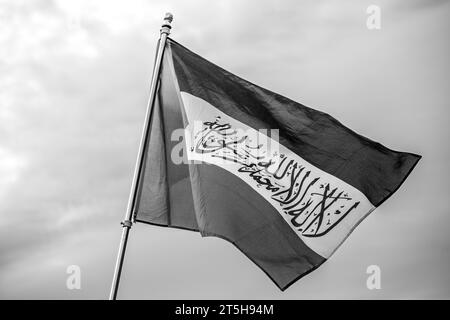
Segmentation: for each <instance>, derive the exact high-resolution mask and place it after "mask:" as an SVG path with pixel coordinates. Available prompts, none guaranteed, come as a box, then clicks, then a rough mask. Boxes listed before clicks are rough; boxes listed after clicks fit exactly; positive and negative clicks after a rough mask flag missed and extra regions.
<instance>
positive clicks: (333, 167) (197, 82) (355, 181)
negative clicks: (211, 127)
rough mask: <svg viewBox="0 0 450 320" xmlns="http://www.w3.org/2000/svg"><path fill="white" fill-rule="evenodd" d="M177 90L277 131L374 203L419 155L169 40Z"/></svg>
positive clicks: (384, 196)
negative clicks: (388, 144) (382, 141)
mask: <svg viewBox="0 0 450 320" xmlns="http://www.w3.org/2000/svg"><path fill="white" fill-rule="evenodd" d="M170 44H171V47H172V54H173V61H174V68H175V72H176V75H177V78H178V83H179V86H180V90H181V91H184V92H187V93H190V94H192V95H194V96H196V97H199V98H201V99H203V100H205V101H208V102H209V103H211V104H212V105H214V106H216V107H217V108H218V109H220V110H221V111H222V112H224V113H226V114H227V115H229V116H231V117H233V118H235V119H238V120H239V121H241V122H243V123H245V124H247V125H249V126H251V127H253V128H255V129H257V130H258V129H279V133H280V143H281V144H283V145H284V146H286V147H287V148H289V149H290V150H292V151H293V152H295V153H296V154H297V155H299V156H300V157H302V158H303V159H305V160H306V161H308V162H310V163H311V164H313V165H314V166H316V167H318V168H320V169H322V170H324V171H326V172H327V173H329V174H332V175H334V176H336V177H337V178H339V179H341V180H343V181H345V182H347V183H348V184H350V185H352V186H354V187H355V188H357V189H359V190H360V191H361V192H363V193H364V194H365V195H366V196H367V198H368V199H369V200H370V202H371V203H372V204H373V205H375V206H379V205H380V204H381V203H382V202H383V201H385V200H386V199H387V198H388V197H389V196H390V195H392V194H393V193H394V192H395V191H396V190H397V189H398V188H399V187H400V185H401V184H402V183H403V181H404V180H405V179H406V178H407V176H408V175H409V173H410V172H411V171H412V169H413V168H414V166H415V165H416V164H417V162H418V161H419V159H420V156H419V155H416V154H412V153H408V152H398V151H394V150H391V149H389V148H387V147H385V146H383V145H381V144H380V143H377V142H375V141H372V140H370V139H368V138H365V137H363V136H361V135H359V134H357V133H355V132H354V131H352V130H350V129H349V128H347V127H345V126H344V125H342V124H341V123H340V122H339V121H337V120H336V119H334V118H333V117H331V116H330V115H328V114H326V113H323V112H320V111H317V110H314V109H311V108H309V107H307V106H305V105H302V104H300V103H297V102H295V101H292V100H290V99H288V98H286V97H283V96H281V95H279V94H276V93H274V92H271V91H269V90H266V89H264V88H261V87H259V86H257V85H254V84H252V83H250V82H248V81H246V80H244V79H242V78H239V77H237V76H235V75H233V74H231V73H230V72H228V71H226V70H224V69H222V68H220V67H218V66H216V65H215V64H213V63H211V62H209V61H207V60H205V59H203V58H202V57H200V56H199V55H197V54H195V53H193V52H192V51H190V50H188V49H187V48H185V47H183V46H182V45H180V44H178V43H177V42H175V41H174V40H172V39H170Z"/></svg>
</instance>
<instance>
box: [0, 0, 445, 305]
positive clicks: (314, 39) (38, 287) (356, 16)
mask: <svg viewBox="0 0 450 320" xmlns="http://www.w3.org/2000/svg"><path fill="white" fill-rule="evenodd" d="M437 2H439V1H437ZM437 2H433V3H437ZM427 3H428V2H427ZM368 4H369V3H367V5H368ZM420 4H422V2H421V3H420ZM416 5H419V2H415V5H411V6H412V7H414V8H416ZM380 6H381V8H382V10H383V11H382V19H383V20H382V29H381V31H380V32H378V33H373V32H370V31H368V30H367V29H366V28H365V19H366V13H365V9H366V7H367V6H366V3H361V2H356V1H354V2H348V3H346V4H337V3H334V2H326V1H305V2H301V4H300V3H299V2H297V1H294V0H292V1H285V2H283V5H280V4H279V2H277V1H245V2H242V1H214V3H212V2H211V1H195V2H191V1H190V2H186V1H181V0H179V1H164V2H162V1H161V2H158V1H156V2H155V1H153V2H151V3H150V2H148V1H144V0H142V1H138V0H136V1H127V3H126V4H124V3H123V1H95V2H92V1H53V2H50V1H33V2H28V1H27V2H26V1H4V2H2V5H1V6H0V30H2V31H1V32H0V47H1V48H2V50H0V177H1V180H0V297H2V298H8V297H14V298H25V297H27V298H80V297H84V298H105V297H106V294H107V291H108V286H109V280H110V277H111V275H112V269H113V264H114V259H115V252H116V248H117V245H118V241H119V235H120V227H119V221H120V220H121V218H122V215H123V212H124V210H125V207H126V201H127V198H128V192H129V187H130V183H131V176H132V171H133V166H134V162H135V155H136V153H137V148H138V143H139V141H138V140H139V137H140V130H141V127H142V121H143V116H144V113H145V107H146V102H147V94H148V85H149V78H150V74H151V69H152V62H153V54H154V50H155V42H156V41H155V40H156V38H157V36H158V30H159V27H160V22H161V18H162V16H163V14H164V12H165V11H172V12H173V13H174V15H175V20H174V29H173V37H174V38H175V39H176V40H178V41H180V42H181V43H183V44H185V45H186V46H187V47H189V48H191V49H193V50H194V51H196V52H198V53H199V54H201V55H203V56H205V57H206V58H208V59H210V60H211V61H213V62H215V63H217V64H219V65H221V66H223V67H225V68H227V69H229V70H230V71H232V72H235V73H236V74H238V75H240V76H242V77H244V78H246V79H248V80H250V81H252V82H255V83H257V84H260V85H263V86H265V87H268V88H269V89H272V90H274V91H277V92H280V93H282V94H285V95H287V96H289V97H291V98H294V99H295V100H298V101H300V102H303V103H306V104H308V105H311V106H313V107H316V108H318V109H321V110H323V111H326V112H329V113H331V114H333V115H335V116H336V117H337V118H338V119H339V120H344V121H343V122H344V123H345V124H347V125H348V126H350V127H351V128H353V129H355V130H356V131H358V132H361V133H363V134H365V135H367V136H369V137H374V138H376V140H381V142H383V143H386V144H387V145H389V146H391V147H399V148H401V149H405V150H411V151H414V152H419V153H423V154H424V156H425V157H424V161H423V162H422V163H421V164H420V166H423V167H420V166H419V167H418V170H417V173H415V175H413V176H411V177H410V178H409V179H408V182H407V186H406V187H404V188H403V189H402V190H400V191H399V194H398V196H397V195H396V196H395V197H393V198H392V199H391V200H390V201H389V202H388V203H386V204H385V205H383V208H380V209H379V210H377V212H376V213H375V215H374V216H373V217H370V220H368V221H367V222H365V223H363V224H362V225H361V227H360V228H361V229H359V230H361V231H357V232H355V234H354V235H352V236H351V237H350V239H349V241H348V243H346V244H345V245H344V246H343V247H342V248H341V249H340V251H339V252H338V253H337V254H336V256H333V258H332V259H331V261H329V262H328V263H327V264H326V265H324V266H323V267H322V268H321V269H319V270H317V271H316V272H315V273H313V274H311V275H310V276H308V277H307V278H305V279H304V280H302V284H301V285H296V286H293V287H292V289H290V291H289V292H286V293H284V294H279V293H278V292H277V291H276V290H275V288H273V287H272V284H271V283H270V281H268V280H267V279H266V278H265V276H264V275H263V274H262V273H260V271H258V269H257V268H256V267H254V266H253V265H252V264H251V262H249V261H248V260H246V259H245V257H243V256H241V254H240V253H239V252H237V250H235V249H234V248H233V247H232V246H231V245H229V244H227V243H224V242H221V241H220V240H218V239H201V238H200V237H199V236H198V235H196V234H191V233H187V234H186V233H184V232H182V231H175V230H168V229H158V228H151V227H148V226H139V225H137V226H135V227H133V234H132V238H131V240H130V251H129V255H128V256H127V261H128V262H127V263H128V264H127V269H126V270H128V271H125V273H124V276H125V277H127V279H128V280H127V282H126V283H128V284H124V287H123V290H124V291H123V293H124V296H125V297H130V296H131V297H137V298H139V297H148V298H151V297H165V298H167V297H174V296H173V295H174V294H175V293H174V292H175V291H176V292H178V295H179V297H184V298H189V297H205V298H207V297H209V296H211V297H215V298H221V297H230V298H231V297H236V290H235V288H236V287H239V289H240V290H238V291H239V292H240V293H239V297H240V298H249V297H261V298H299V297H305V298H308V297H367V298H370V297H373V296H372V295H371V293H368V292H367V290H366V288H365V287H364V285H365V268H366V266H367V265H366V264H367V263H380V264H382V265H384V268H386V269H384V270H387V271H386V272H387V277H388V279H389V282H387V283H390V285H387V289H386V290H385V291H383V292H381V293H379V296H377V297H398V296H401V297H404V296H411V297H420V296H425V297H431V296H434V297H443V296H449V294H450V293H449V292H448V289H446V288H448V287H449V286H448V283H449V282H448V281H450V279H449V278H448V277H447V276H445V268H444V266H448V263H449V257H448V249H449V248H448V236H447V235H446V234H445V231H446V227H445V226H447V225H448V222H449V220H448V215H446V211H448V203H446V202H445V200H442V199H446V194H447V193H448V189H449V185H448V183H447V182H446V180H445V179H442V177H443V176H445V174H448V168H447V161H446V159H448V156H449V150H448V148H445V147H443V145H446V141H445V139H446V137H448V134H449V129H448V127H447V125H446V119H448V109H447V104H448V101H447V100H448V97H447V96H448V94H447V90H446V87H445V85H446V84H447V83H448V80H449V79H448V74H449V72H448V62H447V59H448V58H447V57H448V54H449V48H450V46H449V44H448V40H447V37H446V34H445V32H443V31H442V30H447V29H448V28H447V29H446V28H445V27H446V26H448V22H447V20H446V18H447V17H446V14H447V13H448V9H449V6H448V5H446V6H444V5H441V6H439V7H438V6H436V7H434V6H432V5H430V6H429V7H428V8H427V9H426V10H425V11H422V10H406V9H407V8H405V10H403V9H402V8H400V7H397V6H395V5H391V4H390V2H387V1H382V2H381V3H380ZM362 106H363V107H362ZM399 123H401V126H399ZM428 159H429V160H428ZM429 163H432V165H430V164H429ZM430 197H436V198H437V199H440V200H439V201H432V202H433V204H431V205H430V204H429V203H430V201H429V199H430ZM430 206H431V207H430ZM424 212H427V215H425V214H424ZM388 215H391V216H388ZM428 217H432V218H430V219H429V220H427V219H428ZM380 229H382V230H383V232H384V233H383V239H380V237H379V231H378V230H380ZM416 234H420V238H418V237H417V238H415V237H413V235H416ZM435 234H437V235H436V236H435ZM161 243H164V246H161V245H160V244H161ZM362 244H364V245H365V246H367V247H363V245H362ZM418 248H420V251H421V252H423V253H420V255H419V257H417V256H414V255H415V254H419V253H417V249H418ZM427 248H433V250H431V249H430V250H428V251H427ZM390 252H395V253H397V254H405V255H407V257H406V258H404V259H403V258H402V259H400V258H398V257H392V254H391V253H390ZM354 256H358V259H355V258H352V257H354ZM156 257H157V258H156ZM349 259H351V263H349ZM155 260H157V263H155ZM402 261H403V262H402ZM429 261H433V262H434V263H436V266H435V267H433V270H434V274H430V275H427V274H425V273H426V270H428V269H427V268H429ZM408 263H410V264H411V266H408V265H407V264H408ZM70 264H79V265H80V266H82V272H83V274H84V276H83V279H85V280H84V281H85V282H84V288H83V290H82V291H81V292H73V291H72V292H71V291H68V290H66V288H65V277H66V273H65V269H66V267H67V265H70ZM180 264H183V265H184V268H183V270H179V268H177V266H178V265H180ZM224 266H226V267H224ZM401 268H405V269H406V268H408V270H410V271H408V274H412V273H414V274H420V276H418V277H417V279H416V282H415V283H414V284H408V285H407V286H406V287H407V288H408V290H409V292H405V290H404V289H402V288H404V287H405V285H406V284H407V283H408V281H409V280H408V277H406V276H405V277H397V274H398V272H400V271H401V270H400V269H401ZM148 270H151V271H152V272H153V273H151V272H147V271H148ZM394 270H396V271H395V272H394ZM399 270H400V271H399ZM177 273H179V275H178V276H177V275H176V274H177ZM174 274H175V275H174ZM217 274H219V275H220V277H218V276H217ZM141 275H142V276H141ZM144 275H145V276H146V277H145V279H143V276H144ZM147 275H148V277H147ZM84 277H86V278H84ZM174 277H175V278H176V280H177V281H179V283H177V282H176V281H174V282H173V283H172V284H171V285H170V286H168V285H167V281H166V280H167V279H169V278H172V279H173V278H174ZM203 277H204V278H205V279H208V281H205V282H204V283H203V282H202V283H199V281H197V280H195V279H199V278H203ZM396 277H397V278H396ZM439 277H441V278H442V281H441V283H439V281H438V278H439ZM246 283H247V284H248V285H246ZM427 283H430V284H432V285H433V286H436V288H434V287H432V286H431V285H429V284H428V285H427ZM12 284H15V285H14V286H13V285H12ZM150 285H153V286H154V287H155V288H158V290H147V287H148V286H150ZM250 285H251V286H252V287H249V286H250ZM344 285H345V287H346V288H348V291H345V292H341V290H336V288H340V287H343V286H344ZM253 286H254V287H253ZM402 286H403V287H402ZM5 288H8V291H6V289H5ZM220 288H221V289H220ZM206 293H208V296H206V295H205V294H206Z"/></svg>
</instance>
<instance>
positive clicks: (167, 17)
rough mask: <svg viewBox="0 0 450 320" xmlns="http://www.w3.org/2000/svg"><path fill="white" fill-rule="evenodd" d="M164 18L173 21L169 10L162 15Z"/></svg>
mask: <svg viewBox="0 0 450 320" xmlns="http://www.w3.org/2000/svg"><path fill="white" fill-rule="evenodd" d="M164 20H167V21H169V23H171V22H172V21H173V14H171V13H170V12H167V13H166V16H165V17H164Z"/></svg>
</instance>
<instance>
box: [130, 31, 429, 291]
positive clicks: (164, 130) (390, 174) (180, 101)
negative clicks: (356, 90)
mask: <svg viewBox="0 0 450 320" xmlns="http://www.w3.org/2000/svg"><path fill="white" fill-rule="evenodd" d="M144 157H145V158H144V167H143V173H142V174H141V177H140V181H139V189H138V193H137V198H136V205H135V211H134V215H135V220H136V221H138V222H144V223H150V224H154V225H159V226H168V227H173V228H182V229H188V230H193V231H197V232H199V233H200V234H201V235H202V236H214V237H219V238H223V239H225V240H227V241H229V242H231V243H232V244H234V245H235V246H236V247H237V248H238V249H239V250H240V251H241V252H242V253H244V254H245V255H246V256H247V257H248V258H249V259H250V260H252V261H253V262H254V263H255V264H256V265H257V266H259V267H260V268H261V269H262V270H263V271H264V272H265V273H266V274H267V275H268V276H269V277H270V278H271V279H272V280H273V282H274V283H275V284H276V285H277V286H278V287H279V288H280V289H281V290H284V289H286V288H287V287H288V286H290V285H291V284H292V283H294V282H295V281H296V280H297V279H299V278H301V277H302V276H304V275H306V274H308V273H309V272H311V271H312V270H314V269H315V268H317V267H318V266H320V265H321V264H322V263H323V262H325V261H326V260H327V259H328V258H329V257H330V256H331V255H332V254H333V252H334V251H335V250H336V249H337V248H338V247H339V246H340V245H341V244H342V242H343V241H344V240H345V239H346V238H347V237H348V236H349V234H350V233H351V232H352V231H353V229H354V228H355V227H356V226H357V225H358V224H359V223H360V222H361V221H362V220H363V219H364V218H365V217H366V216H367V215H368V214H369V213H371V212H372V211H373V210H374V209H375V208H376V207H378V206H380V205H381V204H382V203H383V202H384V201H385V200H386V199H388V198H389V197H390V196H391V195H392V194H393V193H394V192H395V191H396V190H397V189H398V188H399V187H400V185H401V184H402V183H403V182H404V181H405V179H406V178H407V176H408V175H409V173H410V172H411V171H412V169H413V168H414V166H415V165H416V164H417V162H418V161H419V159H420V156H419V155H416V154H412V153H407V152H398V151H394V150H391V149H388V148H386V147H385V146H383V145H381V144H379V143H377V142H374V141H372V140H369V139H367V138H365V137H363V136H361V135H359V134H357V133H355V132H354V131H352V130H350V129H349V128H347V127H345V126H344V125H343V124H341V123H340V122H339V121H337V120H336V119H334V118H333V117H331V116H330V115H328V114H326V113H323V112H320V111H317V110H314V109H311V108H309V107H307V106H304V105H302V104H300V103H297V102H294V101H292V100H290V99H288V98H286V97H283V96H281V95H279V94H276V93H274V92H271V91H269V90H266V89H264V88H261V87H259V86H257V85H255V84H253V83H250V82H248V81H246V80H244V79H242V78H240V77H238V76H236V75H234V74H232V73H230V72H228V71H226V70H224V69H222V68H220V67H218V66H216V65H214V64H213V63H211V62H209V61H207V60H205V59H204V58H202V57H200V56H199V55H197V54H195V53H193V52H192V51H190V50H188V49H187V48H185V47H183V46H182V45H180V44H178V43H177V42H175V41H174V40H172V39H168V40H167V43H166V47H165V52H164V56H163V62H162V69H161V73H160V83H159V91H158V95H157V99H156V101H155V104H154V106H153V108H152V111H151V118H150V131H149V136H148V137H147V142H146V146H145V156H144Z"/></svg>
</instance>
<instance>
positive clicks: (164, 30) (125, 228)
mask: <svg viewBox="0 0 450 320" xmlns="http://www.w3.org/2000/svg"><path fill="white" fill-rule="evenodd" d="M172 20H173V15H172V14H171V13H166V15H165V17H164V21H163V24H162V26H161V30H160V38H159V46H158V49H157V53H156V60H155V65H154V67H153V74H152V82H151V85H150V95H149V99H148V104H147V111H146V114H145V122H144V128H143V129H142V136H141V142H140V145H139V152H138V156H137V160H136V166H135V168H134V174H133V181H132V183H131V191H130V196H129V198H128V205H127V211H126V213H125V218H124V221H122V222H121V225H122V238H121V240H120V245H119V252H118V253H117V260H116V267H115V270H114V277H113V281H112V285H111V292H110V295H109V299H110V300H116V298H117V292H118V289H119V282H120V275H121V273H122V266H123V261H124V257H125V250H126V247H127V242H128V234H129V232H130V229H131V226H132V225H133V221H132V219H133V213H134V206H135V201H136V194H137V190H138V185H139V183H138V182H139V178H140V176H141V173H142V167H143V164H144V161H143V158H144V149H145V146H146V145H147V137H148V133H149V129H150V115H151V110H152V108H153V105H154V103H155V99H156V93H157V87H158V80H159V72H160V70H161V62H162V58H163V54H164V48H165V46H166V40H167V37H168V35H169V34H170V29H171V28H172V26H171V23H172Z"/></svg>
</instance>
